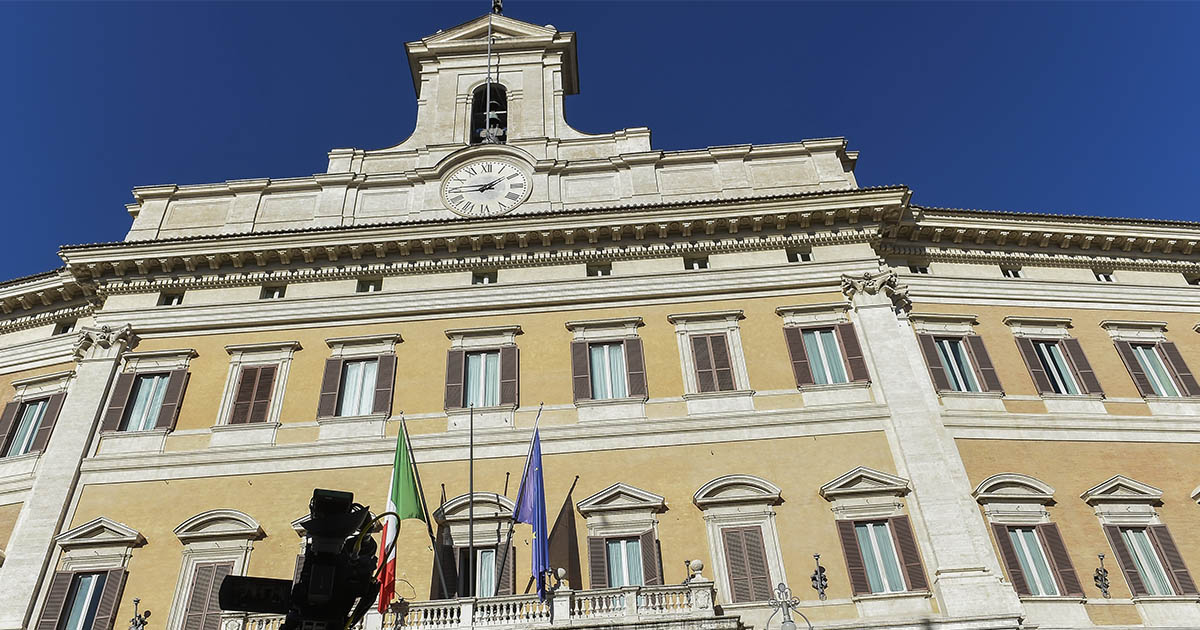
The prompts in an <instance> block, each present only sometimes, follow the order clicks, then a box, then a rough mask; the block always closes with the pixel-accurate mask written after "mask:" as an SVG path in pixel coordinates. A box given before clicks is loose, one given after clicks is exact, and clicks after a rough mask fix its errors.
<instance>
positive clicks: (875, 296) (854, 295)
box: [842, 269, 912, 311]
mask: <svg viewBox="0 0 1200 630" xmlns="http://www.w3.org/2000/svg"><path fill="white" fill-rule="evenodd" d="M842 293H845V294H846V297H848V298H850V300H851V301H853V302H854V305H855V306H862V305H869V304H885V303H887V302H888V301H890V302H891V303H892V306H893V307H895V308H896V309H897V310H901V311H907V310H908V309H910V308H912V300H910V299H909V298H908V285H905V284H900V277H899V276H898V275H896V272H895V271H892V270H891V269H888V270H885V271H881V272H879V273H871V272H869V271H864V272H863V274H862V275H861V276H852V275H850V274H842Z"/></svg>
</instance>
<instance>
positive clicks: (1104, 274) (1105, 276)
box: [1092, 271, 1116, 282]
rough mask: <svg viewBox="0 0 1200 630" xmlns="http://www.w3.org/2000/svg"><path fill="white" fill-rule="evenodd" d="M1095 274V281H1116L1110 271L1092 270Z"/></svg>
mask: <svg viewBox="0 0 1200 630" xmlns="http://www.w3.org/2000/svg"><path fill="white" fill-rule="evenodd" d="M1092 273H1093V274H1095V276H1096V282H1116V280H1115V279H1114V278H1113V275H1112V272H1110V271H1093V272H1092Z"/></svg>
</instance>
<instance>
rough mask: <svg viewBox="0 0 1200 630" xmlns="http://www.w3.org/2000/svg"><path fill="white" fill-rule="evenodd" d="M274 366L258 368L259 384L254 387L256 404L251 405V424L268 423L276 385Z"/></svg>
mask: <svg viewBox="0 0 1200 630" xmlns="http://www.w3.org/2000/svg"><path fill="white" fill-rule="evenodd" d="M275 370H276V367H275V366H274V365H264V366H262V367H260V368H258V383H256V384H255V385H254V402H253V403H252V404H251V405H250V422H266V421H267V410H268V409H270V407H271V391H272V389H273V386H274V385H275Z"/></svg>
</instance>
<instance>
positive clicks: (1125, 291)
mask: <svg viewBox="0 0 1200 630" xmlns="http://www.w3.org/2000/svg"><path fill="white" fill-rule="evenodd" d="M905 282H906V283H908V285H909V295H910V297H911V298H912V300H913V301H914V302H916V303H918V304H920V303H940V304H991V305H999V304H1002V305H1006V306H1022V307H1029V308H1087V309H1094V310H1107V311H1123V310H1136V311H1140V312H1189V313H1195V312H1200V291H1197V290H1196V287H1191V286H1179V287H1168V286H1150V285H1128V284H1115V283H1108V284H1102V283H1079V282H1061V281H1056V280H1030V279H1023V280H1018V281H1013V280H1009V279H1006V278H963V277H948V276H935V275H922V274H913V275H909V276H905Z"/></svg>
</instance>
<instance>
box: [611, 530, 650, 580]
mask: <svg viewBox="0 0 1200 630" xmlns="http://www.w3.org/2000/svg"><path fill="white" fill-rule="evenodd" d="M604 544H605V553H606V557H607V559H608V585H609V586H610V587H617V586H641V585H642V546H641V544H640V541H639V540H638V539H637V538H615V539H609V540H606V541H605V543H604Z"/></svg>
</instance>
